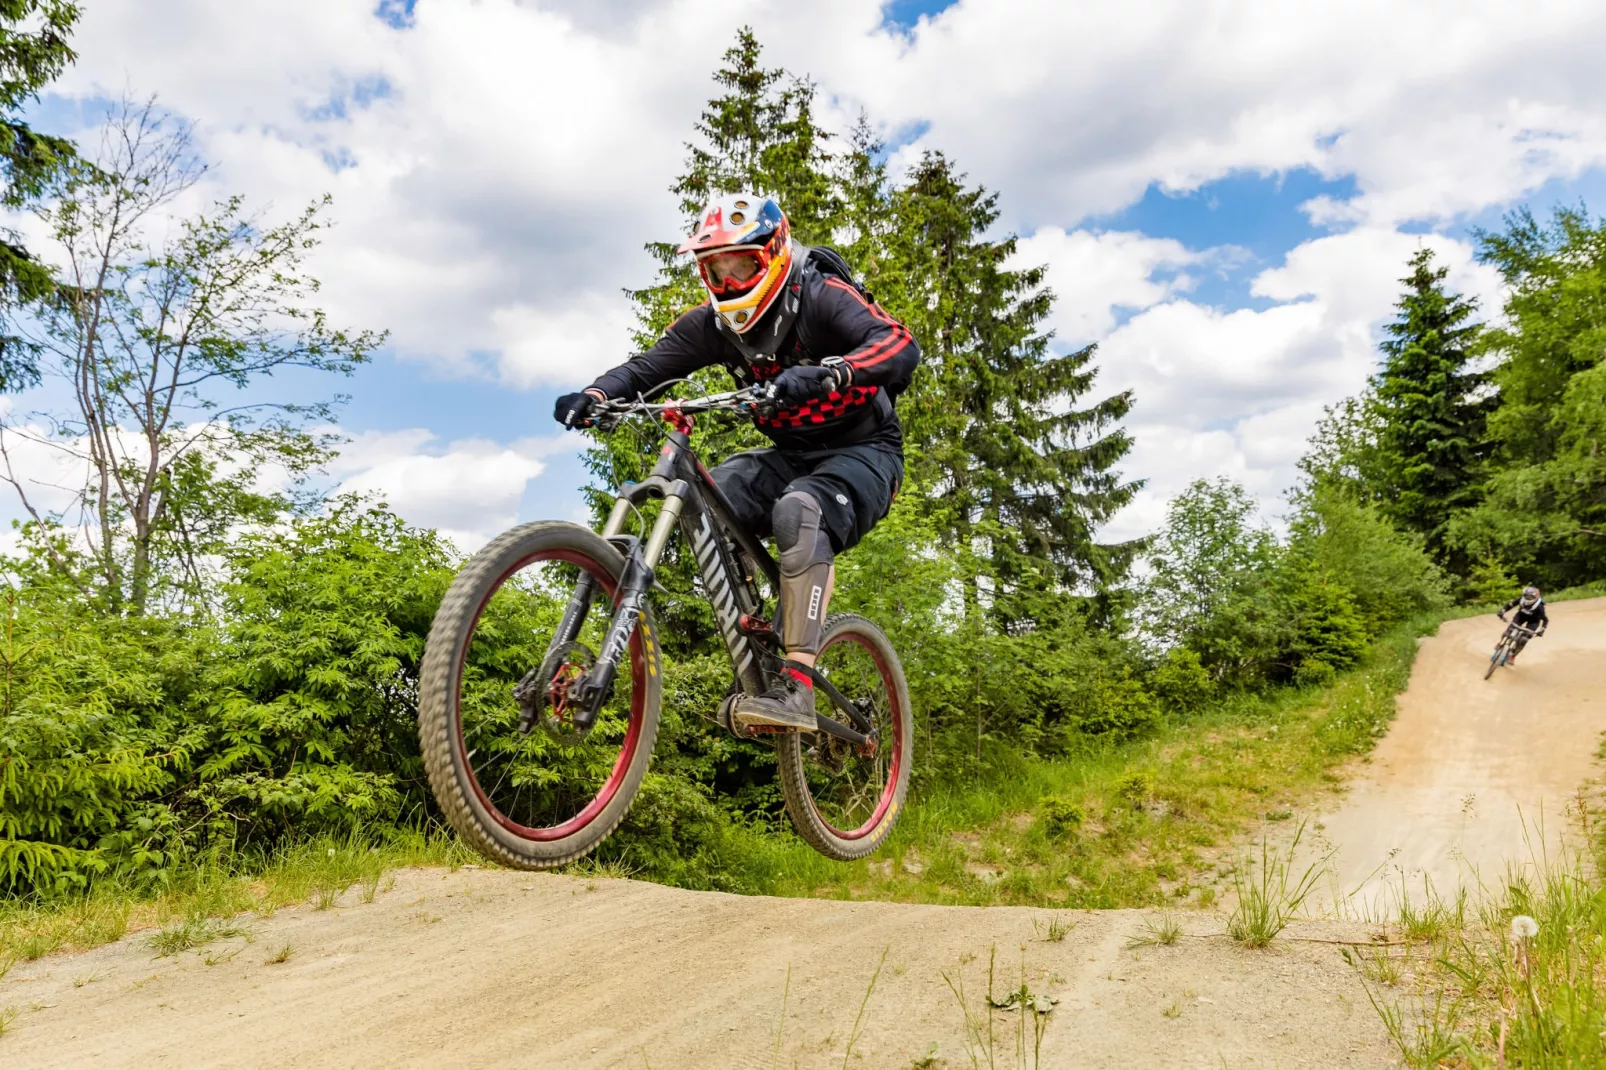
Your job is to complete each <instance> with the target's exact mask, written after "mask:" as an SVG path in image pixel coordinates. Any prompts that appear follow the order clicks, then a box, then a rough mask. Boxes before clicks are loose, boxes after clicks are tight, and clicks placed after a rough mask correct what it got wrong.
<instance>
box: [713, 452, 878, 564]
mask: <svg viewBox="0 0 1606 1070" xmlns="http://www.w3.org/2000/svg"><path fill="white" fill-rule="evenodd" d="M711 474H712V475H713V477H714V482H715V483H716V484H718V486H719V489H720V490H721V491H723V492H724V494H725V497H726V498H727V499H728V500H729V501H730V504H731V509H732V510H733V511H734V512H735V514H736V522H737V523H738V524H741V525H743V526H744V527H746V528H747V529H748V530H750V531H752V532H753V533H754V534H755V535H757V536H758V537H759V538H761V539H765V538H769V536H770V534H771V531H770V510H771V509H773V508H774V507H775V503H776V502H778V501H780V499H781V495H783V494H786V493H788V492H790V491H794V490H800V491H804V492H806V493H808V494H812V495H813V496H814V498H815V500H817V501H818V502H819V503H820V513H821V518H820V519H821V522H822V523H823V524H824V525H825V530H826V533H827V534H828V535H829V536H830V537H831V549H832V550H834V551H835V552H836V553H842V552H843V551H844V550H848V549H851V548H852V547H853V546H855V545H857V544H858V541H859V540H860V539H862V538H864V536H865V533H866V532H868V531H869V530H870V529H871V528H873V527H875V526H876V522H877V521H879V520H880V519H881V518H882V517H884V516H886V515H887V510H888V509H890V508H892V498H893V495H895V494H897V493H898V487H899V486H900V485H901V484H902V483H903V451H902V450H900V449H897V448H895V447H889V446H887V445H885V444H882V443H876V442H862V443H859V444H858V445H854V446H843V447H841V448H840V449H834V450H810V451H807V452H794V451H792V450H778V449H767V450H748V451H747V452H746V453H738V454H736V455H735V456H734V457H729V458H726V460H725V461H724V462H723V463H721V464H719V465H718V466H716V467H715V468H714V470H713V472H712V473H711Z"/></svg>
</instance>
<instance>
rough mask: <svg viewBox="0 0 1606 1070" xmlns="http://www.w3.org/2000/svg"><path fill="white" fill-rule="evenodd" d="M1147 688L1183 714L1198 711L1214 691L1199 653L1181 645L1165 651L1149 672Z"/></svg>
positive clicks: (1165, 703)
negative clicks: (1163, 655)
mask: <svg viewBox="0 0 1606 1070" xmlns="http://www.w3.org/2000/svg"><path fill="white" fill-rule="evenodd" d="M1149 687H1150V689H1151V690H1153V691H1154V693H1155V696H1156V697H1157V698H1159V699H1160V701H1161V702H1162V703H1163V704H1164V705H1165V706H1166V707H1167V708H1168V709H1171V710H1175V711H1176V712H1178V713H1182V714H1189V713H1196V712H1198V711H1199V710H1200V709H1201V708H1202V707H1204V706H1205V704H1207V703H1208V702H1209V701H1210V700H1211V699H1212V698H1213V697H1215V694H1216V690H1217V688H1216V681H1215V679H1214V678H1213V677H1212V676H1211V675H1210V673H1209V672H1208V671H1206V669H1205V667H1204V662H1203V661H1201V660H1200V659H1199V652H1198V651H1196V650H1189V649H1188V648H1187V647H1182V646H1178V647H1172V648H1171V649H1170V650H1168V651H1167V652H1166V654H1165V657H1163V658H1161V659H1160V661H1159V663H1158V664H1156V665H1155V666H1154V668H1153V669H1151V670H1150V671H1149Z"/></svg>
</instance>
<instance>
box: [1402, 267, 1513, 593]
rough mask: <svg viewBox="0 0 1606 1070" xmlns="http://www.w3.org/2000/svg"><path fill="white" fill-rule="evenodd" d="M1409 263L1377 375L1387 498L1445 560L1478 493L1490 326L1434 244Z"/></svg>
mask: <svg viewBox="0 0 1606 1070" xmlns="http://www.w3.org/2000/svg"><path fill="white" fill-rule="evenodd" d="M1410 268H1411V273H1410V274H1409V275H1407V276H1406V277H1405V278H1403V279H1401V280H1400V281H1401V282H1402V283H1404V285H1405V286H1406V291H1405V294H1404V295H1403V296H1402V297H1401V299H1400V302H1399V305H1398V306H1397V307H1398V308H1399V310H1400V315H1399V318H1398V319H1396V320H1395V321H1394V322H1393V323H1391V324H1389V325H1388V326H1387V327H1385V328H1384V332H1385V333H1386V334H1387V336H1388V337H1387V339H1386V340H1385V341H1384V342H1383V344H1382V349H1383V354H1384V360H1383V368H1382V370H1381V371H1380V372H1378V374H1377V376H1376V377H1375V379H1374V381H1373V392H1374V396H1375V405H1376V408H1377V412H1378V414H1379V416H1380V430H1379V434H1378V449H1377V453H1376V465H1377V468H1378V476H1379V477H1380V478H1381V480H1382V482H1383V486H1382V488H1380V489H1381V490H1382V493H1381V494H1380V495H1379V504H1380V506H1381V508H1382V510H1383V512H1384V514H1385V515H1386V516H1387V517H1388V518H1389V519H1390V520H1392V521H1394V522H1395V523H1396V524H1398V525H1400V526H1401V527H1403V528H1406V529H1408V530H1411V531H1415V532H1418V533H1420V534H1421V535H1422V536H1424V537H1425V538H1426V539H1427V541H1428V547H1429V549H1430V550H1431V551H1432V552H1433V553H1434V554H1435V555H1437V556H1439V557H1440V558H1441V559H1442V558H1443V557H1444V556H1445V545H1444V533H1445V524H1446V521H1447V518H1448V517H1449V515H1450V513H1451V511H1452V510H1454V509H1457V508H1462V507H1465V506H1467V505H1469V504H1471V503H1472V502H1473V501H1474V500H1475V499H1476V497H1477V494H1478V480H1479V475H1480V469H1481V465H1482V453H1483V447H1482V442H1483V436H1484V424H1485V421H1486V418H1487V412H1488V406H1489V402H1488V401H1487V399H1486V398H1485V396H1484V394H1485V385H1486V383H1487V377H1486V376H1485V375H1484V374H1482V373H1481V372H1479V371H1477V370H1476V369H1475V368H1474V367H1473V366H1472V359H1473V357H1472V353H1473V347H1474V346H1475V344H1476V342H1477V340H1478V335H1479V332H1480V331H1481V329H1482V327H1481V325H1480V324H1478V323H1476V322H1474V321H1473V319H1472V317H1473V314H1474V312H1475V310H1476V306H1475V304H1474V303H1473V302H1472V301H1471V300H1469V299H1467V298H1465V297H1463V296H1461V295H1459V294H1454V293H1450V292H1448V291H1447V290H1446V289H1445V287H1444V279H1445V277H1446V275H1448V274H1449V269H1448V268H1446V267H1435V266H1434V263H1433V253H1432V251H1431V250H1428V249H1422V250H1420V251H1418V252H1417V253H1416V255H1415V256H1413V257H1412V258H1411V260H1410ZM1453 564H1456V565H1460V566H1463V567H1464V565H1465V562H1461V561H1457V562H1453Z"/></svg>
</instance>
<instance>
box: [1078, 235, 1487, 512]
mask: <svg viewBox="0 0 1606 1070" xmlns="http://www.w3.org/2000/svg"><path fill="white" fill-rule="evenodd" d="M1420 245H1426V246H1428V247H1430V248H1432V249H1433V251H1434V253H1435V256H1436V258H1437V261H1438V262H1439V263H1441V264H1444V265H1446V266H1448V267H1449V268H1450V276H1449V279H1448V280H1447V281H1448V285H1450V286H1451V287H1452V288H1453V289H1457V290H1460V291H1462V292H1464V293H1467V294H1470V295H1473V296H1477V297H1481V298H1483V299H1484V301H1485V303H1486V304H1488V305H1497V303H1498V293H1499V279H1498V276H1497V275H1496V274H1495V273H1494V271H1493V270H1492V269H1491V268H1489V267H1487V266H1486V265H1481V264H1478V263H1476V262H1474V261H1473V259H1472V249H1471V248H1470V247H1469V246H1467V245H1465V244H1464V243H1461V242H1457V241H1453V240H1451V239H1448V238H1445V237H1442V236H1439V235H1423V236H1417V235H1410V234H1401V233H1399V232H1397V231H1393V230H1382V229H1375V228H1374V229H1358V230H1354V231H1350V232H1348V233H1345V234H1338V235H1332V236H1330V237H1324V238H1318V239H1315V240H1312V241H1308V242H1305V243H1304V244H1302V245H1300V246H1298V247H1296V248H1295V249H1294V250H1292V251H1291V252H1290V253H1289V254H1288V256H1287V257H1286V258H1285V259H1284V262H1283V264H1282V265H1280V266H1278V267H1274V268H1269V269H1267V270H1265V271H1262V272H1261V273H1260V274H1259V275H1258V276H1256V277H1255V279H1254V281H1253V283H1252V285H1251V291H1252V293H1253V294H1254V295H1256V296H1258V297H1262V298H1268V299H1271V300H1273V301H1276V302H1279V303H1277V304H1274V305H1272V306H1271V307H1269V308H1266V309H1264V310H1256V309H1252V308H1242V309H1237V310H1233V311H1222V310H1220V309H1215V308H1210V307H1207V306H1204V305H1200V304H1196V303H1194V302H1191V301H1187V300H1182V299H1173V300H1169V301H1166V302H1164V303H1162V304H1159V305H1156V306H1154V307H1152V308H1150V309H1147V310H1145V311H1143V312H1140V313H1139V314H1137V315H1135V316H1134V317H1133V318H1132V319H1131V320H1129V321H1128V322H1127V323H1125V324H1123V325H1122V326H1121V327H1120V328H1118V329H1117V330H1115V331H1114V332H1113V333H1111V334H1110V336H1109V337H1108V338H1107V339H1106V340H1105V341H1104V343H1103V345H1102V346H1101V347H1100V350H1099V363H1100V366H1101V368H1102V374H1101V375H1100V378H1099V382H1098V388H1099V389H1101V390H1116V389H1120V390H1132V391H1133V392H1134V393H1135V394H1136V396H1137V405H1136V407H1135V408H1134V410H1133V413H1132V415H1131V417H1130V418H1129V420H1128V427H1129V430H1130V431H1131V433H1132V434H1133V436H1134V438H1135V439H1136V446H1135V448H1134V450H1133V453H1132V456H1131V459H1130V461H1129V463H1128V464H1127V466H1126V467H1127V470H1128V471H1130V472H1133V473H1134V474H1140V475H1144V476H1147V477H1149V480H1150V482H1149V486H1148V487H1147V488H1145V490H1144V491H1143V492H1142V494H1141V496H1140V499H1139V500H1138V501H1136V502H1134V503H1133V505H1132V506H1130V507H1129V508H1128V509H1127V510H1125V511H1124V512H1123V513H1122V514H1121V515H1120V516H1119V517H1117V518H1116V520H1115V521H1114V522H1113V523H1112V525H1111V529H1110V534H1111V536H1112V537H1120V538H1127V537H1132V536H1136V535H1139V534H1142V533H1143V532H1145V531H1151V530H1153V526H1154V524H1155V523H1157V522H1158V521H1159V519H1160V518H1161V517H1162V516H1163V513H1164V503H1165V501H1166V500H1168V499H1169V498H1170V497H1172V496H1173V495H1175V494H1176V493H1177V492H1178V491H1180V490H1181V489H1182V488H1183V487H1184V486H1186V484H1187V483H1189V482H1191V481H1192V480H1194V479H1197V478H1200V477H1210V476H1216V475H1226V476H1230V477H1231V478H1234V479H1237V480H1238V481H1239V482H1241V483H1243V484H1244V485H1245V486H1246V487H1247V489H1248V490H1249V491H1250V492H1251V493H1253V494H1255V495H1256V496H1257V497H1258V498H1259V499H1260V500H1261V503H1262V506H1263V508H1264V509H1265V510H1266V511H1267V513H1268V514H1272V513H1275V512H1276V511H1277V500H1278V498H1279V497H1280V496H1281V494H1282V493H1283V491H1285V490H1286V489H1287V488H1289V487H1291V486H1292V485H1293V484H1294V482H1295V480H1296V477H1297V470H1296V468H1295V463H1296V462H1297V461H1298V459H1299V457H1300V455H1301V454H1302V453H1303V452H1304V444H1305V440H1306V439H1307V438H1308V437H1309V436H1310V433H1311V431H1312V430H1313V428H1314V426H1315V423H1316V420H1317V419H1318V418H1319V417H1320V415H1321V411H1322V408H1323V406H1324V405H1327V404H1331V403H1332V402H1334V401H1337V400H1338V399H1339V398H1342V397H1344V396H1346V395H1349V394H1353V393H1354V392H1356V391H1357V390H1359V389H1360V388H1361V387H1362V386H1363V385H1364V384H1365V382H1366V379H1367V377H1368V376H1369V375H1370V374H1371V373H1372V372H1373V370H1374V369H1375V368H1376V362H1377V342H1378V340H1379V331H1380V328H1381V326H1382V324H1383V323H1384V322H1386V321H1387V320H1389V319H1390V318H1392V316H1393V315H1394V304H1395V302H1396V301H1397V300H1398V296H1399V292H1400V289H1401V287H1400V285H1399V283H1398V282H1397V281H1395V280H1397V279H1398V278H1399V277H1400V276H1402V275H1404V273H1405V263H1406V260H1407V259H1408V258H1409V257H1410V256H1411V254H1412V253H1413V252H1414V251H1415V249H1416V248H1418V246H1420Z"/></svg>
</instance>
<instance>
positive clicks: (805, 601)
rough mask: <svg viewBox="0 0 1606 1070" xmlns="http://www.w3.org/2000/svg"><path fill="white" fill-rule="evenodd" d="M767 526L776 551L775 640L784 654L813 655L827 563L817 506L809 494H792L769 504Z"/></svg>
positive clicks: (828, 568) (827, 544)
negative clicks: (778, 630)
mask: <svg viewBox="0 0 1606 1070" xmlns="http://www.w3.org/2000/svg"><path fill="white" fill-rule="evenodd" d="M771 520H772V521H773V523H774V525H775V545H776V548H777V549H779V550H780V566H781V584H780V588H781V589H780V591H779V594H780V599H781V607H780V608H781V612H780V617H781V640H782V642H783V643H784V644H785V645H786V649H787V651H788V652H793V651H795V652H800V653H807V654H818V653H819V652H820V639H821V636H822V635H823V634H824V631H825V593H826V585H827V584H828V583H829V582H830V579H831V559H832V558H831V538H830V536H829V535H827V534H826V531H825V528H824V527H823V526H822V525H821V523H820V503H819V502H818V501H816V500H815V498H814V496H813V495H812V494H806V493H804V492H803V491H792V492H791V493H789V494H786V495H783V496H782V498H781V500H780V501H778V502H776V503H775V509H774V512H773V513H771Z"/></svg>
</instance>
